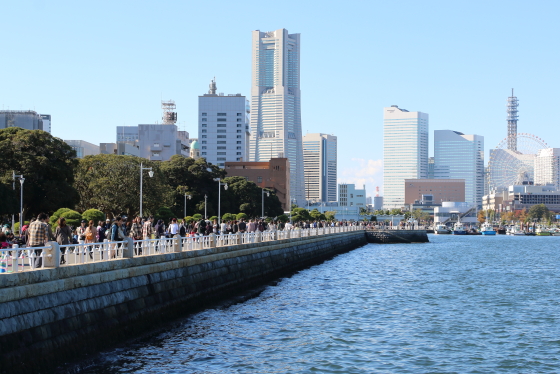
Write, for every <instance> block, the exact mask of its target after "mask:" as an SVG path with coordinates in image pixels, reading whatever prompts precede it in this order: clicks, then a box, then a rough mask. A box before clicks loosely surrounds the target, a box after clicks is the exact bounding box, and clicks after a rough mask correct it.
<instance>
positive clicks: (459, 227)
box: [453, 221, 467, 235]
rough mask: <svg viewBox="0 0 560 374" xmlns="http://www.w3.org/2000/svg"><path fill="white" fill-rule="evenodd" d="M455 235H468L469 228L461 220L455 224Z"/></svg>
mask: <svg viewBox="0 0 560 374" xmlns="http://www.w3.org/2000/svg"><path fill="white" fill-rule="evenodd" d="M453 235H467V230H465V226H463V224H462V223H461V222H460V221H459V222H457V223H456V224H455V225H453Z"/></svg>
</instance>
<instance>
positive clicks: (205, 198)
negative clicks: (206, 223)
mask: <svg viewBox="0 0 560 374" xmlns="http://www.w3.org/2000/svg"><path fill="white" fill-rule="evenodd" d="M207 199H208V195H204V219H207V218H208V217H207V216H206V200H207Z"/></svg>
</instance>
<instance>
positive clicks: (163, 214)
mask: <svg viewBox="0 0 560 374" xmlns="http://www.w3.org/2000/svg"><path fill="white" fill-rule="evenodd" d="M154 218H155V219H156V220H159V219H162V220H163V222H165V223H169V219H170V218H175V217H174V213H173V211H172V210H171V209H169V208H168V207H166V206H162V207H160V208H158V209H157V210H156V212H155V214H154Z"/></svg>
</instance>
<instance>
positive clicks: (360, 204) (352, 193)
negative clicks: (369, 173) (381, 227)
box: [338, 183, 367, 209]
mask: <svg viewBox="0 0 560 374" xmlns="http://www.w3.org/2000/svg"><path fill="white" fill-rule="evenodd" d="M338 205H339V206H341V207H357V208H358V209H359V208H362V209H366V206H367V204H366V186H364V188H362V189H357V188H356V185H355V184H350V183H341V184H339V185H338Z"/></svg>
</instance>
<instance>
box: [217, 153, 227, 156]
mask: <svg viewBox="0 0 560 374" xmlns="http://www.w3.org/2000/svg"><path fill="white" fill-rule="evenodd" d="M225 155H226V153H225V152H218V156H225Z"/></svg>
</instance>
